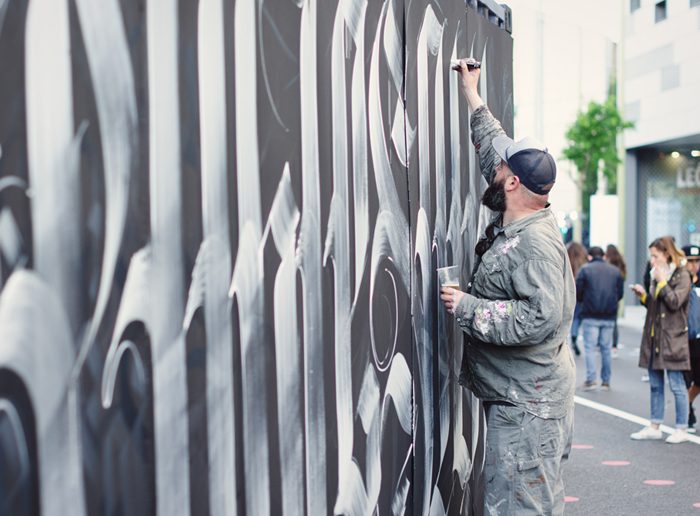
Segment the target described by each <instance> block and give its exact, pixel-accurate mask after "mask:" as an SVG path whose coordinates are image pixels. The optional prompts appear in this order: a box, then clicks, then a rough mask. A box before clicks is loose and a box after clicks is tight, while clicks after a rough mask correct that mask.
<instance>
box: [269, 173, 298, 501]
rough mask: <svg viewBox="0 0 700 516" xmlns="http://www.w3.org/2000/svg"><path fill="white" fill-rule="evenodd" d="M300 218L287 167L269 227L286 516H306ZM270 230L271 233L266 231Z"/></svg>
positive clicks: (283, 499) (277, 193)
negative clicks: (274, 263)
mask: <svg viewBox="0 0 700 516" xmlns="http://www.w3.org/2000/svg"><path fill="white" fill-rule="evenodd" d="M300 217H301V215H300V213H299V208H298V207H297V205H296V202H295V200H294V192H293V191H292V183H291V174H290V171H289V163H285V165H284V170H283V172H282V179H281V180H280V183H279V185H277V192H276V193H275V198H274V200H273V202H272V207H271V209H270V215H269V217H268V227H269V228H270V230H271V232H272V236H273V239H274V242H275V247H276V249H277V253H278V254H279V256H280V258H281V263H280V265H279V268H278V269H277V275H276V276H275V290H274V315H275V359H276V360H275V364H276V368H277V369H276V372H277V419H278V433H279V445H280V466H281V477H282V507H284V510H285V512H286V513H288V514H304V489H305V482H304V478H305V477H304V431H303V420H304V417H303V412H302V404H301V402H300V400H301V399H302V392H303V383H302V378H301V375H300V371H301V367H302V350H301V346H300V344H301V342H300V338H299V328H298V327H297V317H298V309H299V307H298V306H297V267H296V260H295V254H296V248H295V243H296V242H295V240H296V231H297V228H298V226H299V219H300ZM266 232H267V229H266Z"/></svg>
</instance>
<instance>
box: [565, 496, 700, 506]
mask: <svg viewBox="0 0 700 516" xmlns="http://www.w3.org/2000/svg"><path fill="white" fill-rule="evenodd" d="M564 501H565V502H578V498H576V497H574V496H565V497H564ZM696 505H697V504H696Z"/></svg>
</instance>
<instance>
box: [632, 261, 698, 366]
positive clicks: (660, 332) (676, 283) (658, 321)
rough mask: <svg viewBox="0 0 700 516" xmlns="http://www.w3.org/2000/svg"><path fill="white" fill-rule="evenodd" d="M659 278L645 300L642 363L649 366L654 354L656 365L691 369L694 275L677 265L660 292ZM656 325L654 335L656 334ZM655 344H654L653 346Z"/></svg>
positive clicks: (641, 364) (640, 354)
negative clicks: (690, 307) (690, 319)
mask: <svg viewBox="0 0 700 516" xmlns="http://www.w3.org/2000/svg"><path fill="white" fill-rule="evenodd" d="M656 284H657V283H656V281H655V280H652V282H651V288H650V292H649V293H648V294H647V297H646V299H645V300H644V305H645V306H646V307H647V318H646V321H645V323H644V333H643V335H642V345H641V349H640V353H639V367H643V368H645V369H648V368H649V362H650V359H651V356H652V353H653V354H654V367H653V368H654V369H666V370H670V371H687V370H689V369H690V352H689V350H688V302H689V301H688V300H689V299H690V289H691V287H692V279H691V277H690V273H689V272H688V271H687V270H686V269H684V268H682V267H681V268H680V269H676V271H674V273H673V276H671V279H670V281H669V282H668V283H667V284H666V285H664V287H663V288H662V289H661V290H660V291H659V293H658V295H657V296H656V297H654V296H653V295H652V293H653V292H656ZM652 327H653V329H654V337H652V335H651V333H652V331H651V330H652ZM652 344H653V346H652Z"/></svg>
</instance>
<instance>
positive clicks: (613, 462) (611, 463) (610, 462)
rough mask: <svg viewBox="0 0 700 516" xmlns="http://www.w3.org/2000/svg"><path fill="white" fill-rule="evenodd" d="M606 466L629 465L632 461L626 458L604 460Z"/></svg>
mask: <svg viewBox="0 0 700 516" xmlns="http://www.w3.org/2000/svg"><path fill="white" fill-rule="evenodd" d="M603 464H604V465H605V466H629V465H630V463H629V462H626V461H624V460H606V461H604V462H603Z"/></svg>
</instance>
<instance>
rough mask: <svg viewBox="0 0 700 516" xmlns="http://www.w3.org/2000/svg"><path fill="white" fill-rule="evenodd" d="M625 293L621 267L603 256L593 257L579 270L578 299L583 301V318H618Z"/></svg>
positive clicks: (577, 280)
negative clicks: (619, 305)
mask: <svg viewBox="0 0 700 516" xmlns="http://www.w3.org/2000/svg"><path fill="white" fill-rule="evenodd" d="M623 293H624V286H623V281H622V274H621V273H620V269H618V268H617V267H615V266H614V265H611V264H609V263H606V262H604V261H603V259H602V258H593V259H592V260H591V261H590V262H588V263H587V264H586V265H584V266H583V267H581V269H580V270H579V271H578V277H577V278H576V300H577V301H578V302H580V303H581V319H586V318H591V319H616V318H617V303H618V302H619V301H620V299H622V294H623Z"/></svg>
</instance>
